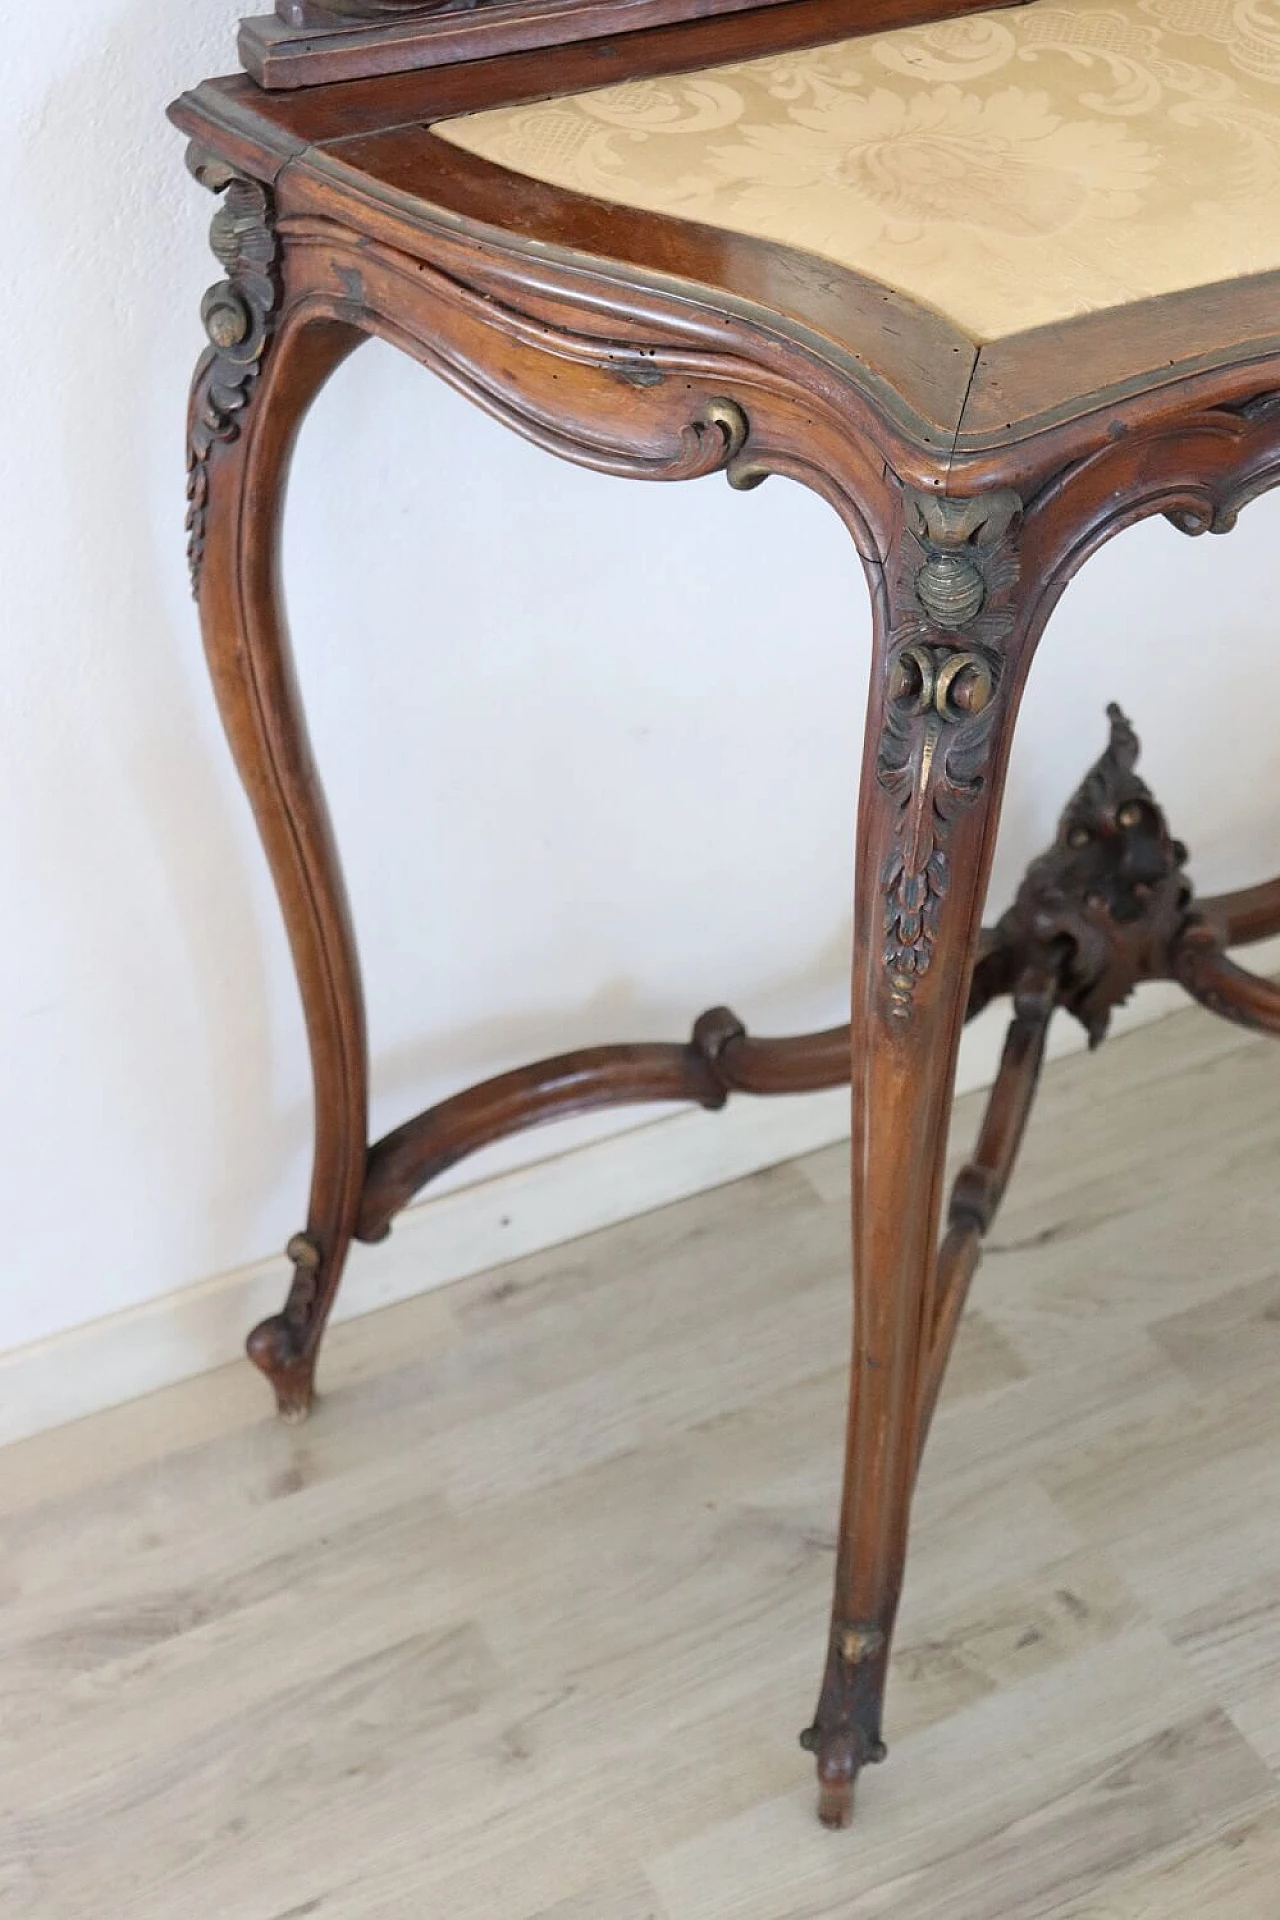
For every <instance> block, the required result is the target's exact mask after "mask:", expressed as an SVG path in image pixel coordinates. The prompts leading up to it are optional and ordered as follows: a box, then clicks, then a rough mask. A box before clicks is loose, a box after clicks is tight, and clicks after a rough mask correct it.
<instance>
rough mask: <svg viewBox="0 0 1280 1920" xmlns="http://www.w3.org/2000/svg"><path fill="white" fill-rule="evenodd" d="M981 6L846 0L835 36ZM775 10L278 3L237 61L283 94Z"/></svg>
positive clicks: (633, 2)
mask: <svg viewBox="0 0 1280 1920" xmlns="http://www.w3.org/2000/svg"><path fill="white" fill-rule="evenodd" d="M996 3H997V4H1005V5H1007V4H1009V0H996ZM990 4H991V0H950V3H949V4H947V0H856V4H854V5H851V6H849V7H847V8H846V9H845V10H844V11H845V18H844V20H843V21H842V22H841V23H840V30H841V31H843V32H846V33H859V32H864V31H871V30H874V29H878V28H883V27H894V26H903V25H906V24H909V23H910V22H912V21H918V20H936V19H940V18H949V17H951V16H952V15H955V14H962V13H972V12H975V11H977V10H978V9H979V8H981V7H984V6H989V5H990ZM779 10H782V11H793V10H794V0H426V4H424V0H278V4H277V7H276V10H275V12H274V13H272V14H266V15H259V16H255V17H253V18H250V19H248V20H245V21H244V22H242V24H241V28H240V58H241V61H242V62H243V64H244V67H245V70H246V72H248V73H249V74H251V75H252V77H253V78H254V79H255V80H256V81H257V82H258V85H259V86H261V87H266V88H269V89H273V90H275V89H280V90H287V89H290V88H294V87H311V86H321V85H327V84H329V83H330V82H333V81H338V80H367V79H372V78H374V77H376V76H378V75H385V74H393V73H410V72H413V71H415V70H417V69H420V68H425V67H439V66H451V65H453V64H454V63H455V62H457V61H464V60H485V59H489V58H491V57H492V56H493V55H494V54H501V53H521V52H532V51H534V50H536V49H538V48H544V47H560V46H570V45H573V44H574V43H576V42H580V41H584V40H600V39H609V38H612V37H614V36H615V35H622V34H628V33H635V32H637V31H639V30H640V29H642V28H647V27H660V26H667V25H671V24H673V23H675V22H677V21H681V20H689V19H691V18H697V19H706V20H711V19H714V17H715V16H716V15H719V14H724V15H728V14H733V15H738V16H750V17H756V16H768V15H770V14H772V13H774V12H776V11H779ZM758 38H759V36H758V35H755V34H753V32H752V29H751V27H750V26H749V25H747V26H746V31H745V33H744V34H743V36H742V38H741V42H740V44H741V47H742V51H743V52H744V53H745V54H750V52H752V51H753V50H756V49H755V48H753V45H752V42H753V40H758Z"/></svg>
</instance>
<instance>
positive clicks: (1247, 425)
mask: <svg viewBox="0 0 1280 1920" xmlns="http://www.w3.org/2000/svg"><path fill="white" fill-rule="evenodd" d="M1210 417H1212V418H1213V419H1215V420H1219V421H1222V422H1223V423H1224V424H1225V425H1227V426H1228V427H1230V428H1231V429H1233V430H1234V431H1235V432H1236V433H1238V434H1240V435H1242V436H1243V435H1245V434H1247V433H1248V432H1249V431H1250V429H1256V428H1259V427H1264V428H1266V427H1271V426H1272V425H1273V424H1274V423H1276V422H1280V393H1259V394H1255V395H1254V397H1253V398H1252V399H1251V400H1245V401H1242V402H1241V403H1240V405H1239V406H1234V407H1217V408H1215V409H1214V412H1213V415H1212V416H1210ZM1278 477H1280V463H1278V462H1277V461H1276V459H1275V458H1271V459H1269V460H1266V461H1264V463H1263V464H1262V466H1261V468H1260V469H1259V470H1257V471H1250V472H1246V473H1245V475H1244V477H1243V478H1241V479H1237V480H1235V481H1234V482H1232V484H1230V485H1229V486H1227V487H1225V488H1224V489H1222V490H1221V491H1215V490H1214V489H1213V488H1211V487H1207V486H1206V487H1205V488H1204V489H1203V492H1204V501H1203V504H1200V503H1198V502H1197V504H1196V505H1194V506H1185V507H1175V508H1174V509H1173V510H1172V511H1171V512H1169V513H1167V514H1166V515H1165V518H1166V519H1167V520H1169V521H1170V522H1171V523H1172V524H1173V525H1174V526H1175V527H1176V528H1177V529H1178V531H1179V533H1188V534H1192V535H1196V534H1201V533H1230V532H1232V531H1233V529H1234V527H1235V524H1236V522H1237V520H1238V519H1239V518H1240V515H1241V514H1242V513H1243V512H1244V509H1245V508H1246V507H1247V506H1248V505H1249V504H1250V502H1251V501H1253V500H1256V499H1258V497H1259V496H1260V495H1261V494H1264V493H1266V492H1267V491H1268V490H1269V489H1270V488H1271V487H1274V486H1275V484H1276V481H1277V478H1278Z"/></svg>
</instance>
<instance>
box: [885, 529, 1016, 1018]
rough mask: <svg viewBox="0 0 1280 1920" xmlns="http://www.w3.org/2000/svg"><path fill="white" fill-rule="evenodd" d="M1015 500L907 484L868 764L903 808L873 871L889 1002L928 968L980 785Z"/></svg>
mask: <svg viewBox="0 0 1280 1920" xmlns="http://www.w3.org/2000/svg"><path fill="white" fill-rule="evenodd" d="M1021 505H1022V503H1021V501H1020V500H1019V498H1018V496H1017V494H1015V493H1011V492H1007V491H1001V492H997V493H992V494H989V495H986V496H983V497H980V498H978V499H974V500H949V499H946V498H944V497H942V496H940V495H935V494H925V493H918V492H908V493H907V496H906V503H905V509H906V538H905V542H904V546H905V553H904V576H903V579H902V581H901V582H900V585H899V592H900V595H901V597H902V599H903V600H904V601H905V602H906V604H907V605H908V607H909V608H910V609H911V610H910V611H908V612H907V613H906V615H905V616H904V618H903V619H902V620H901V621H900V622H899V624H898V626H897V627H896V628H895V630H894V634H893V637H892V644H893V647H894V652H893V654H892V657H891V660H890V666H889V675H890V679H889V692H888V700H887V704H886V710H885V723H884V735H883V738H882V741H881V745H880V754H879V759H878V761H877V766H876V772H877V775H878V778H879V781H880V784H881V786H882V787H883V788H884V789H885V791H886V792H887V793H888V794H889V795H890V796H891V797H892V798H893V800H894V801H895V802H896V803H897V806H898V808H899V811H900V814H901V819H900V821H899V825H898V830H897V833H896V835H895V839H894V846H893V851H892V853H891V854H890V856H889V859H888V861H887V862H886V864H885V867H884V871H883V873H882V875H881V884H882V885H883V887H884V891H885V946H884V962H885V966H886V968H887V970H888V976H889V997H890V1009H891V1012H892V1014H893V1015H894V1017H895V1018H897V1019H906V1018H907V1017H908V1016H909V1014H910V1011H911V1002H912V997H913V994H914V991H915V984H916V982H917V980H918V979H919V977H920V976H921V975H922V974H924V973H926V972H927V971H928V969H929V966H930V964H931V961H932V958H933V947H934V942H935V939H936V936H937V927H938V916H939V914H940V912H941V909H942V903H943V901H944V900H945V899H946V896H947V892H948V888H949V885H950V862H949V856H948V852H947V842H948V839H949V837H950V831H951V825H952V822H953V821H954V820H955V818H956V816H957V814H959V813H960V812H962V811H963V809H964V808H965V807H968V806H971V805H972V804H973V802H974V801H975V800H976V799H977V798H978V795H979V794H980V793H981V792H982V787H983V782H984V780H985V769H986V763H987V750H988V745H989V741H990V736H991V729H992V723H993V721H994V718H995V714H996V711H997V699H998V695H999V690H1000V678H1001V648H1002V646H1003V643H1004V641H1005V640H1006V639H1007V638H1008V636H1009V633H1010V631H1011V630H1012V627H1013V613H1012V610H1011V608H1010V606H1009V599H1010V596H1011V594H1012V590H1013V588H1014V586H1015V585H1016V583H1017V578H1018V561H1017V554H1016V552H1015V551H1014V548H1013V545H1012V541H1011V538H1010V535H1011V532H1012V529H1013V528H1014V526H1015V524H1016V522H1017V519H1018V516H1019V514H1020V512H1021Z"/></svg>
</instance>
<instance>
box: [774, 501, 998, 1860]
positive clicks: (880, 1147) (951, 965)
mask: <svg viewBox="0 0 1280 1920" xmlns="http://www.w3.org/2000/svg"><path fill="white" fill-rule="evenodd" d="M1019 514H1020V502H1019V501H1018V499H1017V497H1016V496H1015V495H1013V494H1011V493H1007V492H1000V493H992V494H988V495H986V496H984V497H981V498H978V499H975V500H971V501H949V500H944V499H939V498H936V497H933V496H920V495H914V494H911V493H908V494H907V495H906V496H905V499H904V523H903V526H902V530H901V536H900V540H899V543H898V551H897V552H896V553H895V554H894V555H893V556H892V557H891V560H890V564H889V570H888V573H887V575H886V578H885V580H884V583H883V584H884V591H883V594H882V596H880V598H879V602H878V608H877V627H878V632H877V644H876V654H875V660H874V664H873V669H872V688H871V696H870V703H869V709H868V725H867V736H866V747H865V752H864V757H863V775H862V798H861V804H860V809H859V826H858V852H857V872H856V905H855V938H854V970H853V1041H852V1052H853V1232H854V1301H855V1304H854V1316H855V1327H854V1349H853V1365H852V1377H851V1391H850V1405H849V1424H848V1450H847V1456H846V1465H845V1486H844V1497H843V1503H842V1508H841V1514H840V1527H839V1538H838V1543H837V1558H836V1577H835V1596H834V1604H833V1609H832V1623H831V1634H830V1642H829V1647H828V1653H827V1663H826V1670H825V1675H824V1679H823V1685H822V1692H821V1697H820V1699H819V1702H818V1710H817V1714H816V1716H815V1719H814V1723H813V1725H812V1726H811V1727H810V1728H809V1729H808V1730H807V1732H806V1733H805V1734H804V1735H803V1736H802V1742H803V1744H804V1745H805V1746H806V1747H807V1748H808V1749H809V1750H810V1751H811V1752H813V1753H814V1755H815V1756H816V1759H817V1768H818V1779H819V1787H820V1800H819V1812H820V1814H821V1817H822V1819H823V1820H824V1822H826V1824H827V1825H829V1826H843V1825H845V1824H846V1823H847V1821H848V1820H849V1818H850V1815H851V1813H852V1808H853V1790H854V1783H855V1780H856V1778H857V1775H858V1773H859V1771H860V1770H861V1768H862V1767H863V1766H864V1765H866V1764H867V1763H868V1762H872V1761H877V1760H880V1759H882V1758H883V1757H884V1752H885V1749H884V1745H883V1741H882V1737H881V1714H882V1706H883V1699H884V1689H885V1679H886V1674H887V1671H888V1662H889V1649H890V1643H891V1639H892V1634H893V1626H894V1618H895V1615H896V1612H897V1607H898V1596H899V1591H900V1588H901V1584H902V1576H903V1567H904V1561H905V1556H906V1544H907V1523H908V1511H909V1506H910V1499H911V1493H912V1488H913V1484H914V1480H915V1473H916V1464H917V1453H918V1444H919V1436H920V1432H921V1423H922V1405H923V1401H924V1398H925V1395H926V1393H927V1391H928V1379H929V1349H930V1333H931V1329H932V1327H933V1325H934V1321H935V1304H936V1303H935V1298H934V1296H935V1289H936V1284H937V1266H938V1262H937V1239H938V1222H939V1214H940V1202H941V1182H942V1176H943V1166H944V1158H945V1152H946V1137H947V1123H948V1118H949V1115H950V1109H951V1098H952V1086H953V1080H954V1075H955V1064H956V1054H957V1049H958V1044H959V1038H960V1031H961V1028H962V1025H963V1022H964V1017H965V1009H966V1001H967V999H968V995H969V987H970V979H971V976H972V972H973V966H974V961H975V959H976V957H977V954H978V943H979V938H980V931H981V921H980V916H981V911H982V904H983V898H984V895H985V891H986V884H987V876H988V873H989V870H990V862H991V853H992V848H993V844H994V838H995V827H996V820H997V814H998V810H999V802H1000V796H1001V791H1002V788H1003V784H1004V775H1005V767H1006V762H1007V757H1008V749H1009V743H1010V739H1011V736H1012V731H1013V721H1014V714H1015V711H1016V707H1017V701H1018V695H1019V693H1020V690H1021V679H1022V674H1023V672H1024V671H1025V665H1026V658H1025V656H1026V655H1027V654H1028V652H1029V646H1028V644H1027V639H1026V634H1025V632H1024V631H1023V624H1022V622H1021V620H1020V616H1019V609H1018V606H1017V602H1016V581H1017V564H1016V557H1015V556H1016V529H1017V525H1018V520H1019Z"/></svg>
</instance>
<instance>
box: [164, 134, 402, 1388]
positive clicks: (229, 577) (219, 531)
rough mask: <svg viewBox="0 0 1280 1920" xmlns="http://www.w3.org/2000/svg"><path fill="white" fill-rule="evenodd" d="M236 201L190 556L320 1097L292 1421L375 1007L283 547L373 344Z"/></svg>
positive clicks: (303, 1242) (289, 1371)
mask: <svg viewBox="0 0 1280 1920" xmlns="http://www.w3.org/2000/svg"><path fill="white" fill-rule="evenodd" d="M190 165H191V167H192V171H193V172H194V173H195V175H196V178H197V179H199V180H201V181H202V182H203V183H204V184H205V185H207V186H209V187H211V188H212V189H213V190H214V191H215V192H218V193H220V194H221V195H222V200H221V203H220V205H219V207H218V211H217V213H216V214H215V215H214V219H213V227H212V232H211V241H212V246H213V250H214V252H215V254H216V255H217V256H218V259H219V261H220V263H221V265H222V268H223V272H224V275H225V277H224V278H223V279H222V280H220V281H219V282H218V283H217V284H216V285H215V286H214V287H212V288H210V290H209V292H208V293H207V294H206V295H205V298H204V302H203V306H202V316H203V319H204V323H205V329H206V331H207V333H208V336H209V346H208V347H207V349H206V350H205V353H204V355H203V356H202V358H201V360H200V363H199V365H198V367H197V369H196V375H195V380H194V383H193V386H192V391H191V405H190V412H189V419H188V436H187V470H188V483H187V497H188V514H187V529H188V545H189V558H190V563H191V579H192V585H193V588H194V591H195V595H196V599H197V602H198V605H199V609H200V623H201V628H202V630H203V634H204V643H205V652H206V655H207V657H208V662H209V671H210V674H211V676H212V680H213V685H214V690H215V693H216V696H217V701H218V707H219V711H220V713H221V717H222V723H223V726H224V728H225V729H226V734H227V739H228V741H229V743H230V745H231V750H232V753H233V754H234V756H235V761H236V765H237V768H238V770H239V773H240V778H241V780H242V782H243V784H244V787H245V791H246V793H247V794H248V796H249V800H250V802H251V804H252V806H253V810H254V814H255V816H256V818H257V823H258V830H259V833H260V834H261V836H262V841H263V845H264V847H265V849H266V853H267V858H268V860H269V861H270V864H271V871H272V875H273V877H274V880H275V884H276V891H277V893H278V895H279V898H280V905H281V909H282V911H283V914H284V918H285V922H286V926H287V929H288V934H289V941H290V946H291V948H292V951H293V959H294V965H295V967H296V969H297V974H298V982H299V986H300V988H301V992H302V999H303V1005H304V1009H305V1014H306V1022H307V1035H308V1040H309V1044H310V1050H311V1063H312V1072H313V1080H314V1089H315V1154H314V1161H313V1171H312V1181H311V1200H310V1207H309V1211H308V1215H307V1225H306V1231H305V1232H304V1233H300V1234H296V1235H295V1236H294V1238H293V1239H292V1240H291V1241H290V1243H289V1248H288V1252H289V1257H290V1258H291V1260H292V1261H293V1263H294V1279H293V1284H292V1286H291V1288H290V1291H289V1295H288V1299H287V1301H286V1303H285V1307H284V1310H283V1312H282V1313H280V1314H278V1315H276V1316H274V1317H273V1318H272V1319H270V1320H267V1321H264V1322H263V1324H262V1325H261V1326H259V1327H257V1328H256V1329H255V1330H254V1332H253V1333H252V1334H251V1335H250V1337H249V1342H248V1347H249V1354H250V1356H251V1358H252V1359H253V1360H254V1361H255V1362H256V1364H257V1365H258V1366H259V1367H260V1368H261V1369H262V1371H263V1372H264V1373H265V1374H266V1375H267V1377H268V1379H269V1380H270V1381H271V1383H272V1386H273V1387H274V1389H275V1393H276V1400H277V1404H278V1406H279V1409H280V1412H281V1413H282V1414H283V1415H284V1416H285V1417H286V1418H287V1419H301V1418H302V1417H303V1416H304V1415H305V1414H306V1412H307V1410H308V1409H309V1407H310V1405H311V1399H312V1392H313V1382H314V1374H315V1362H316V1353H317V1350H318V1347H319V1343H320V1338H321V1335H322V1333H323V1331H324V1324H325V1320H326V1318H327V1316H328V1312H329V1308H330V1306H331V1305H332V1302H333V1297H334V1294H335V1293H336V1291H337V1287H338V1282H339V1280H340V1279H341V1276H342V1268H343V1264H344V1262H345V1259H346V1255H347V1249H348V1247H349V1245H350V1242H351V1236H352V1231H353V1229H354V1226H355V1222H356V1217H357V1214H358V1212H359V1205H360V1193H361V1187H362V1184H363V1180H364V1162H365V1147H366V1131H367V1123H366V1112H367V1094H366V1084H367V1067H366V1045H365V1025H364V1006H363V997H362V992H361V985H360V971H359V964H358V960H357V956H356V948H355V940H354V936H353V934H352V930H351V920H350V914H349V912H348V908H347V901H346V894H345V889H344V886H343V881H342V872H341V868H340V866H339V862H338V854H337V849H336V847H335V844H334V840H333V834H332V830H331V828H330V824H329V817H328V811H327V808H326V806H325V801H324V795H323V793H322V791H321V787H320V782H319V778H318V776H317V774H316V770H315V766H314V764H313V761H312V757H311V748H310V744H309V742H308V739H307V730H306V721H305V718H304V715H303V711H302V706H301V701H300V698H299V693H298V686H297V681H296V679H295V676H294V669H293V658H292V653H291V649H290V644H289V635H288V629H287V626H286V623H285V617H284V609H283V605H282V601H281V591H280V574H279V536H280V523H281V517H282V511H283V505H284V493H285V484H286V480H287V477H288V470H289V463H290V459H291V457H292V453H293V445H294V440H295V438H296V435H297V431H298V427H299V425H300V423H301V421H302V419H303V417H304V415H305V413H306V411H307V408H308V407H309V406H310V404H311V401H312V400H313V399H314V397H315V395H316V394H317V393H318V391H319V390H320V388H321V386H322V385H323V384H324V382H325V380H326V379H327V378H328V377H329V375H330V373H331V372H332V371H333V369H334V368H335V367H336V366H337V365H338V364H339V363H340V362H341V361H342V360H343V359H345V358H346V356H347V355H348V354H349V353H350V352H351V351H352V349H353V348H354V347H355V346H357V345H358V344H359V341H360V339H361V338H362V335H361V334H360V333H359V332H357V331H356V330H355V329H354V328H353V327H351V326H349V325H347V324H345V323H343V322H341V321H338V320H335V319H333V318H331V317H321V316H313V315H311V314H309V313H308V312H305V311H302V310H296V311H295V310H291V309H290V306H289V302H288V298H287V294H286V283H287V270H286V262H285V260H284V258H283V248H282V243H281V241H280V238H279V235H278V233H277V230H276V223H275V210H274V205H273V200H272V195H271V192H270V190H269V188H267V187H266V186H264V185H262V184H261V183H260V182H259V181H256V180H248V179H244V178H242V177H240V176H238V175H236V174H235V173H234V172H232V170H231V169H230V168H228V167H226V166H224V165H222V163H220V162H217V161H210V160H208V159H207V158H206V157H204V156H203V155H202V154H200V153H199V152H198V151H197V152H193V155H192V157H191V160H190Z"/></svg>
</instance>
